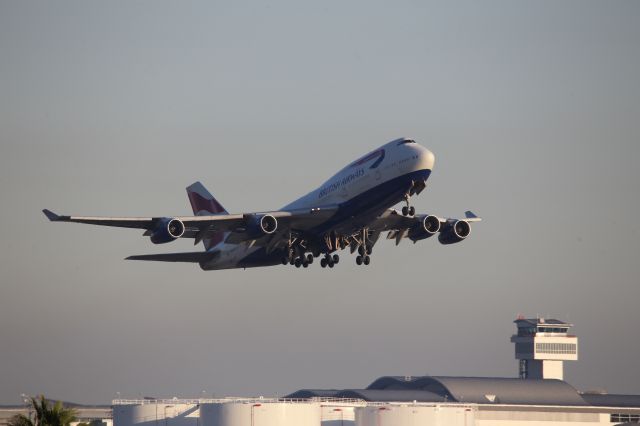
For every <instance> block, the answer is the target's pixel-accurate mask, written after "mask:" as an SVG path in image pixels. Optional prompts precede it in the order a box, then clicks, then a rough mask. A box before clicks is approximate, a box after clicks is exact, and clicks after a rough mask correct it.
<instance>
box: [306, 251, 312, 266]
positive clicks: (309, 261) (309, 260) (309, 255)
mask: <svg viewBox="0 0 640 426" xmlns="http://www.w3.org/2000/svg"><path fill="white" fill-rule="evenodd" d="M307 263H308V264H309V265H311V264H312V263H313V255H312V254H311V253H309V254H308V255H307Z"/></svg>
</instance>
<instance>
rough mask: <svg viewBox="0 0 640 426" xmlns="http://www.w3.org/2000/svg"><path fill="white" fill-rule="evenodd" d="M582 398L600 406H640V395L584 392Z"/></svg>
mask: <svg viewBox="0 0 640 426" xmlns="http://www.w3.org/2000/svg"><path fill="white" fill-rule="evenodd" d="M582 399H584V400H585V401H587V402H588V403H589V404H590V405H596V406H599V407H636V408H637V407H640V395H619V394H618V395H617V394H593V393H583V394H582Z"/></svg>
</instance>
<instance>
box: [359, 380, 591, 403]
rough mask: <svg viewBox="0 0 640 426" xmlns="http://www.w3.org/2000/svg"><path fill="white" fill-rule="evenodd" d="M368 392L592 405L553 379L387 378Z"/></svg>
mask: <svg viewBox="0 0 640 426" xmlns="http://www.w3.org/2000/svg"><path fill="white" fill-rule="evenodd" d="M367 389H420V390H425V391H429V392H432V393H435V394H437V395H440V396H441V397H442V398H446V399H447V400H449V401H457V402H473V403H477V404H490V403H496V404H532V405H588V404H587V403H586V402H585V400H584V399H582V398H581V397H580V394H579V393H578V391H576V390H575V389H574V388H573V387H572V386H571V385H569V384H568V383H566V382H564V381H562V380H549V379H545V380H532V379H527V380H523V379H516V378H499V377H446V376H433V377H432V376H422V377H401V376H386V377H381V378H379V379H377V380H376V381H374V382H373V383H372V384H371V385H369V387H368V388H367Z"/></svg>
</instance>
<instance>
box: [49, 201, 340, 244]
mask: <svg viewBox="0 0 640 426" xmlns="http://www.w3.org/2000/svg"><path fill="white" fill-rule="evenodd" d="M336 210H337V206H325V207H317V208H313V209H299V210H291V211H272V212H258V213H248V214H218V215H202V216H176V217H98V216H63V215H58V214H56V213H54V212H52V211H51V210H47V209H44V210H43V213H44V214H45V216H46V217H47V218H48V219H49V220H50V221H52V222H75V223H86V224H91V225H102V226H113V227H120V228H137V229H144V230H146V232H145V233H144V235H145V236H151V237H152V238H153V235H154V234H156V233H157V232H164V231H165V230H168V233H169V234H170V235H167V237H168V239H167V240H166V241H160V242H168V241H171V240H174V239H176V238H194V239H195V241H194V243H195V244H197V243H198V242H200V241H202V240H203V239H204V238H207V236H208V235H209V234H211V233H214V232H230V233H231V234H230V238H231V239H233V240H234V242H240V241H249V240H254V239H258V238H259V237H263V236H266V235H270V234H272V233H274V232H275V231H276V229H277V231H278V233H282V232H284V231H285V230H289V229H296V230H305V229H310V228H313V227H314V226H317V225H318V224H320V223H322V222H323V221H325V220H327V219H328V218H330V217H331V216H333V214H335V212H336ZM264 217H270V218H272V219H274V221H272V222H271V223H270V225H271V228H269V229H267V230H266V231H264V230H263V231H264V232H260V226H262V219H263V218H264ZM270 220H271V219H270ZM172 224H173V225H174V226H175V227H176V228H172V229H169V228H171V225H172ZM254 228H255V229H254Z"/></svg>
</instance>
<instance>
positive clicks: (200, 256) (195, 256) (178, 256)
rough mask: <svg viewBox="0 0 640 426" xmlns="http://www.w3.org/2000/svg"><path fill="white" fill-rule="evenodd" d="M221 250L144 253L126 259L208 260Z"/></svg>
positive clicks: (160, 260) (191, 261)
mask: <svg viewBox="0 0 640 426" xmlns="http://www.w3.org/2000/svg"><path fill="white" fill-rule="evenodd" d="M219 253H220V252H219V251H213V252H211V251H196V252H183V253H160V254H142V255H136V256H129V257H127V258H126V260H153V261H157V262H189V263H200V262H208V261H210V260H212V259H214V258H215V257H217V256H218V255H219Z"/></svg>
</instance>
